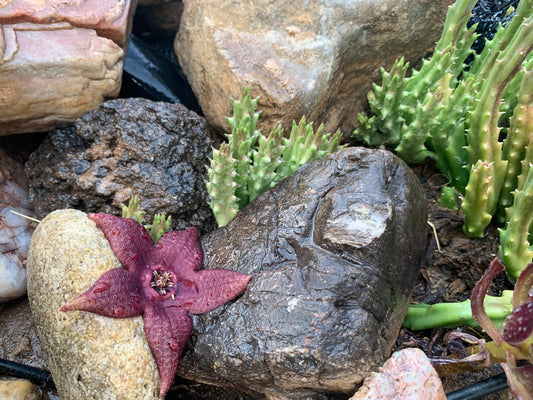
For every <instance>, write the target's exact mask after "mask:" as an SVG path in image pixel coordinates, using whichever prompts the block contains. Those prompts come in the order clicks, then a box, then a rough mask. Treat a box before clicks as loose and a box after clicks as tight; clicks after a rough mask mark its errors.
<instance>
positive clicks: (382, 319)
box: [178, 147, 426, 399]
mask: <svg viewBox="0 0 533 400" xmlns="http://www.w3.org/2000/svg"><path fill="white" fill-rule="evenodd" d="M425 224H426V202H425V199H424V194H423V192H422V188H421V185H420V183H419V182H418V179H417V178H416V177H415V175H414V174H413V173H412V171H411V170H410V169H409V168H408V167H407V166H406V165H405V164H404V163H403V162H402V161H401V160H400V159H399V158H397V157H396V156H394V155H392V154H391V153H389V152H386V151H381V150H367V149H362V148H353V147H352V148H347V149H344V150H341V151H339V152H336V153H334V154H332V155H329V156H326V157H324V158H322V159H320V160H318V161H315V162H313V163H311V164H308V165H307V166H304V167H302V168H301V169H300V170H299V171H297V172H296V173H295V174H294V175H292V176H291V177H289V178H287V179H286V180H284V181H282V182H281V183H280V184H279V185H278V186H277V187H275V188H274V189H272V190H271V191H269V192H266V193H264V194H263V195H261V196H259V197H257V198H256V199H255V200H254V201H253V202H252V203H250V204H249V205H248V206H247V207H246V208H244V209H243V210H242V211H241V212H240V213H239V214H238V215H237V217H236V218H235V219H234V220H233V221H232V222H230V223H229V224H228V225H227V226H226V227H224V228H221V229H218V230H216V231H215V232H213V233H212V234H209V235H207V236H205V237H204V238H202V240H203V245H204V249H205V257H206V268H228V269H232V270H235V271H238V272H242V273H248V274H252V275H253V279H252V281H251V282H250V284H249V286H248V289H247V291H246V292H245V293H244V294H243V296H242V297H241V298H240V300H239V301H238V302H236V303H235V304H233V306H232V308H231V312H224V310H219V311H218V312H217V310H215V311H214V312H212V313H209V314H205V315H201V316H198V317H195V318H194V326H195V328H196V330H197V331H196V332H194V334H193V336H194V341H193V342H194V349H193V351H189V352H186V353H185V355H184V358H183V359H182V362H181V364H180V367H179V369H178V374H180V375H183V376H185V377H187V378H190V379H195V380H198V381H201V382H207V383H213V384H218V385H231V386H235V387H237V388H239V389H241V390H243V391H250V390H251V391H254V392H258V393H263V394H266V395H267V396H268V397H269V398H272V399H326V398H330V397H331V396H333V395H341V396H346V397H347V396H349V395H351V394H353V392H354V391H355V388H356V387H357V385H358V384H359V383H361V382H362V381H363V379H364V377H365V376H366V375H367V374H368V373H369V372H371V371H373V370H376V369H377V368H378V367H379V366H381V365H382V364H383V362H384V361H385V360H386V359H387V358H388V357H389V356H390V352H391V349H392V346H393V344H394V342H395V340H396V338H397V335H398V331H399V329H400V325H401V323H402V320H403V318H404V316H405V313H406V311H407V307H408V304H409V294H410V290H411V289H412V287H413V284H414V282H415V279H416V275H417V273H418V267H419V263H420V259H421V257H422V255H423V253H424V249H425V242H426V240H425V235H426V234H425Z"/></svg>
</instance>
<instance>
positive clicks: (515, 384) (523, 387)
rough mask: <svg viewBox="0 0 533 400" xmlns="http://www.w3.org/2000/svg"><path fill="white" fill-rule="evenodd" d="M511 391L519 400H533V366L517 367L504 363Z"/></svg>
mask: <svg viewBox="0 0 533 400" xmlns="http://www.w3.org/2000/svg"><path fill="white" fill-rule="evenodd" d="M502 367H503V369H504V370H505V374H506V375H507V381H508V382H509V386H510V387H511V391H512V392H513V394H514V396H515V397H516V398H517V399H518V400H533V366H532V365H528V366H524V367H516V366H515V365H512V364H510V363H503V364H502Z"/></svg>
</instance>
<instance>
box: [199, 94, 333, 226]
mask: <svg viewBox="0 0 533 400" xmlns="http://www.w3.org/2000/svg"><path fill="white" fill-rule="evenodd" d="M257 102H258V98H255V99H252V97H251V94H250V89H249V88H244V89H243V91H242V93H241V96H240V98H239V100H232V104H233V116H232V117H229V118H227V120H228V123H229V125H230V127H231V133H229V134H227V135H226V137H227V139H228V140H227V142H224V143H222V144H221V145H220V148H219V149H213V158H212V160H211V164H210V166H209V167H208V178H209V179H208V181H207V182H206V185H207V190H208V192H209V196H210V203H209V204H210V206H211V209H212V210H213V214H214V215H215V218H216V220H217V223H218V225H219V226H224V225H226V224H227V223H228V222H229V221H231V220H232V219H233V218H234V217H235V215H237V213H238V212H239V210H241V209H243V208H244V207H245V206H246V205H247V204H248V203H250V202H251V201H252V200H253V199H254V198H256V197H257V196H258V195H260V194H261V193H263V192H265V191H267V190H269V189H271V188H273V187H274V186H276V185H277V184H278V183H279V182H280V181H281V180H282V179H283V178H286V177H287V176H289V175H291V174H292V173H293V172H295V171H296V170H297V169H298V168H300V167H301V166H302V165H304V164H307V163H308V162H311V161H313V160H316V159H319V158H321V157H323V156H324V155H326V154H327V153H331V152H334V151H336V150H337V149H339V148H341V147H342V146H340V145H339V143H340V140H341V133H340V131H337V132H336V133H334V134H329V133H327V134H324V133H323V126H322V125H321V126H320V127H319V128H318V129H317V130H316V132H315V131H314V129H313V123H312V122H311V123H307V122H306V120H305V117H302V119H301V120H300V122H299V123H298V124H296V123H295V122H293V125H292V129H291V132H290V134H289V137H288V138H285V137H284V136H283V129H282V128H281V127H276V128H274V129H272V131H270V133H269V134H268V135H266V136H265V135H264V134H262V133H261V132H260V131H259V130H258V129H257V128H256V126H257V120H258V119H259V114H260V113H259V112H258V111H257V110H256V109H257Z"/></svg>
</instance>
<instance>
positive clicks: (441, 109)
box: [354, 0, 533, 347]
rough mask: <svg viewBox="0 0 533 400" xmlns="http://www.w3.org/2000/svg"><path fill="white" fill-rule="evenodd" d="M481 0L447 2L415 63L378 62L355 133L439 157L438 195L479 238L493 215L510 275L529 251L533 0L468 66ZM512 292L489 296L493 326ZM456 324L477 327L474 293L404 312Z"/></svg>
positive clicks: (421, 324) (420, 320)
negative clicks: (433, 38) (441, 21)
mask: <svg viewBox="0 0 533 400" xmlns="http://www.w3.org/2000/svg"><path fill="white" fill-rule="evenodd" d="M476 3H477V0H457V1H456V3H455V4H453V5H452V6H450V8H449V10H448V14H447V17H446V21H445V25H444V30H443V34H442V36H441V38H440V40H439V41H438V43H437V44H436V48H435V51H434V53H433V55H432V57H431V58H429V59H428V60H425V61H424V62H423V64H422V66H421V68H420V69H419V70H412V71H411V73H410V74H408V69H409V66H408V63H406V62H405V61H404V60H403V59H400V60H398V61H397V62H396V63H395V64H394V65H393V66H392V68H391V70H390V71H389V72H386V71H385V70H382V82H381V86H378V85H374V89H373V91H371V92H370V93H369V94H368V100H369V107H370V113H369V114H368V115H367V114H365V113H361V114H360V115H359V117H358V126H357V129H356V130H355V132H354V136H355V137H356V138H357V139H359V140H363V141H364V142H366V143H367V144H368V145H372V146H377V145H386V146H389V147H390V148H392V149H394V151H395V152H396V153H397V154H398V155H399V156H400V157H401V158H402V159H404V160H405V161H406V162H407V163H411V164H414V163H421V162H424V161H425V160H426V159H427V158H428V157H429V158H431V159H433V160H434V162H435V165H436V167H437V168H438V169H439V171H440V172H441V173H442V174H443V175H444V176H446V177H447V178H448V180H449V185H448V186H445V187H443V188H442V193H441V198H440V204H441V205H443V206H446V207H449V208H452V209H460V210H461V212H462V214H463V216H464V226H463V232H464V233H465V235H466V236H468V237H471V238H480V237H482V236H483V235H484V231H485V228H486V227H487V226H488V225H489V224H490V223H496V224H498V225H499V227H500V248H499V258H500V259H501V261H502V263H503V265H504V266H505V272H506V274H507V277H508V278H509V280H510V281H511V282H513V283H514V282H516V280H517V278H518V277H519V276H520V274H521V272H522V271H523V270H524V269H525V268H526V266H527V265H528V264H529V263H531V262H532V259H533V246H532V243H533V239H532V238H533V168H531V166H532V164H533V0H521V1H520V3H519V4H518V6H517V8H516V10H509V13H511V12H514V16H513V18H512V19H511V20H510V21H509V22H508V23H507V25H506V26H505V27H502V26H500V27H499V29H498V31H497V33H496V35H495V36H494V38H493V39H492V40H488V41H486V44H485V47H484V49H483V50H482V52H481V53H480V54H476V55H474V59H473V61H472V62H471V63H470V64H469V65H466V64H465V63H466V60H467V58H468V57H469V56H470V55H471V54H472V50H471V46H472V43H473V42H474V40H475V39H476V37H477V35H476V33H475V29H476V26H475V25H474V26H471V27H470V28H468V27H467V22H468V20H469V18H470V16H471V11H472V9H473V7H474V6H475V4H476ZM512 298H513V292H512V291H504V292H503V295H502V296H500V297H492V296H486V297H485V298H484V303H483V304H484V307H483V308H484V310H485V312H486V314H487V316H488V318H490V320H492V321H493V323H494V324H495V325H496V326H501V325H502V324H503V323H504V321H505V319H506V316H507V315H509V313H510V312H511V311H512V310H513V305H512ZM515 306H516V305H515ZM458 326H478V321H477V320H476V318H474V316H473V315H472V309H471V302H470V300H467V301H464V302H462V303H439V304H433V305H429V304H415V305H412V306H411V307H410V309H409V311H408V314H407V317H406V319H405V321H404V327H407V328H410V329H429V328H436V327H446V328H454V327H458ZM496 347H499V346H496Z"/></svg>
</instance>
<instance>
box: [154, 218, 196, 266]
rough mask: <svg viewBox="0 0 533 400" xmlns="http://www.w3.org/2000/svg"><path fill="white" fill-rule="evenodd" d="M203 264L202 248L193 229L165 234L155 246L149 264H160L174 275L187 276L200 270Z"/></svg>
mask: <svg viewBox="0 0 533 400" xmlns="http://www.w3.org/2000/svg"><path fill="white" fill-rule="evenodd" d="M202 262H203V254H202V246H201V245H200V239H199V237H198V230H197V229H196V228H195V227H191V228H187V229H185V230H183V231H171V232H167V233H165V234H164V235H163V236H162V237H161V239H159V242H157V245H156V251H155V252H154V255H153V256H152V258H151V260H150V263H151V264H162V265H165V266H167V268H171V269H173V270H174V272H176V275H187V274H188V273H189V272H194V271H197V270H199V269H200V267H201V266H202Z"/></svg>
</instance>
